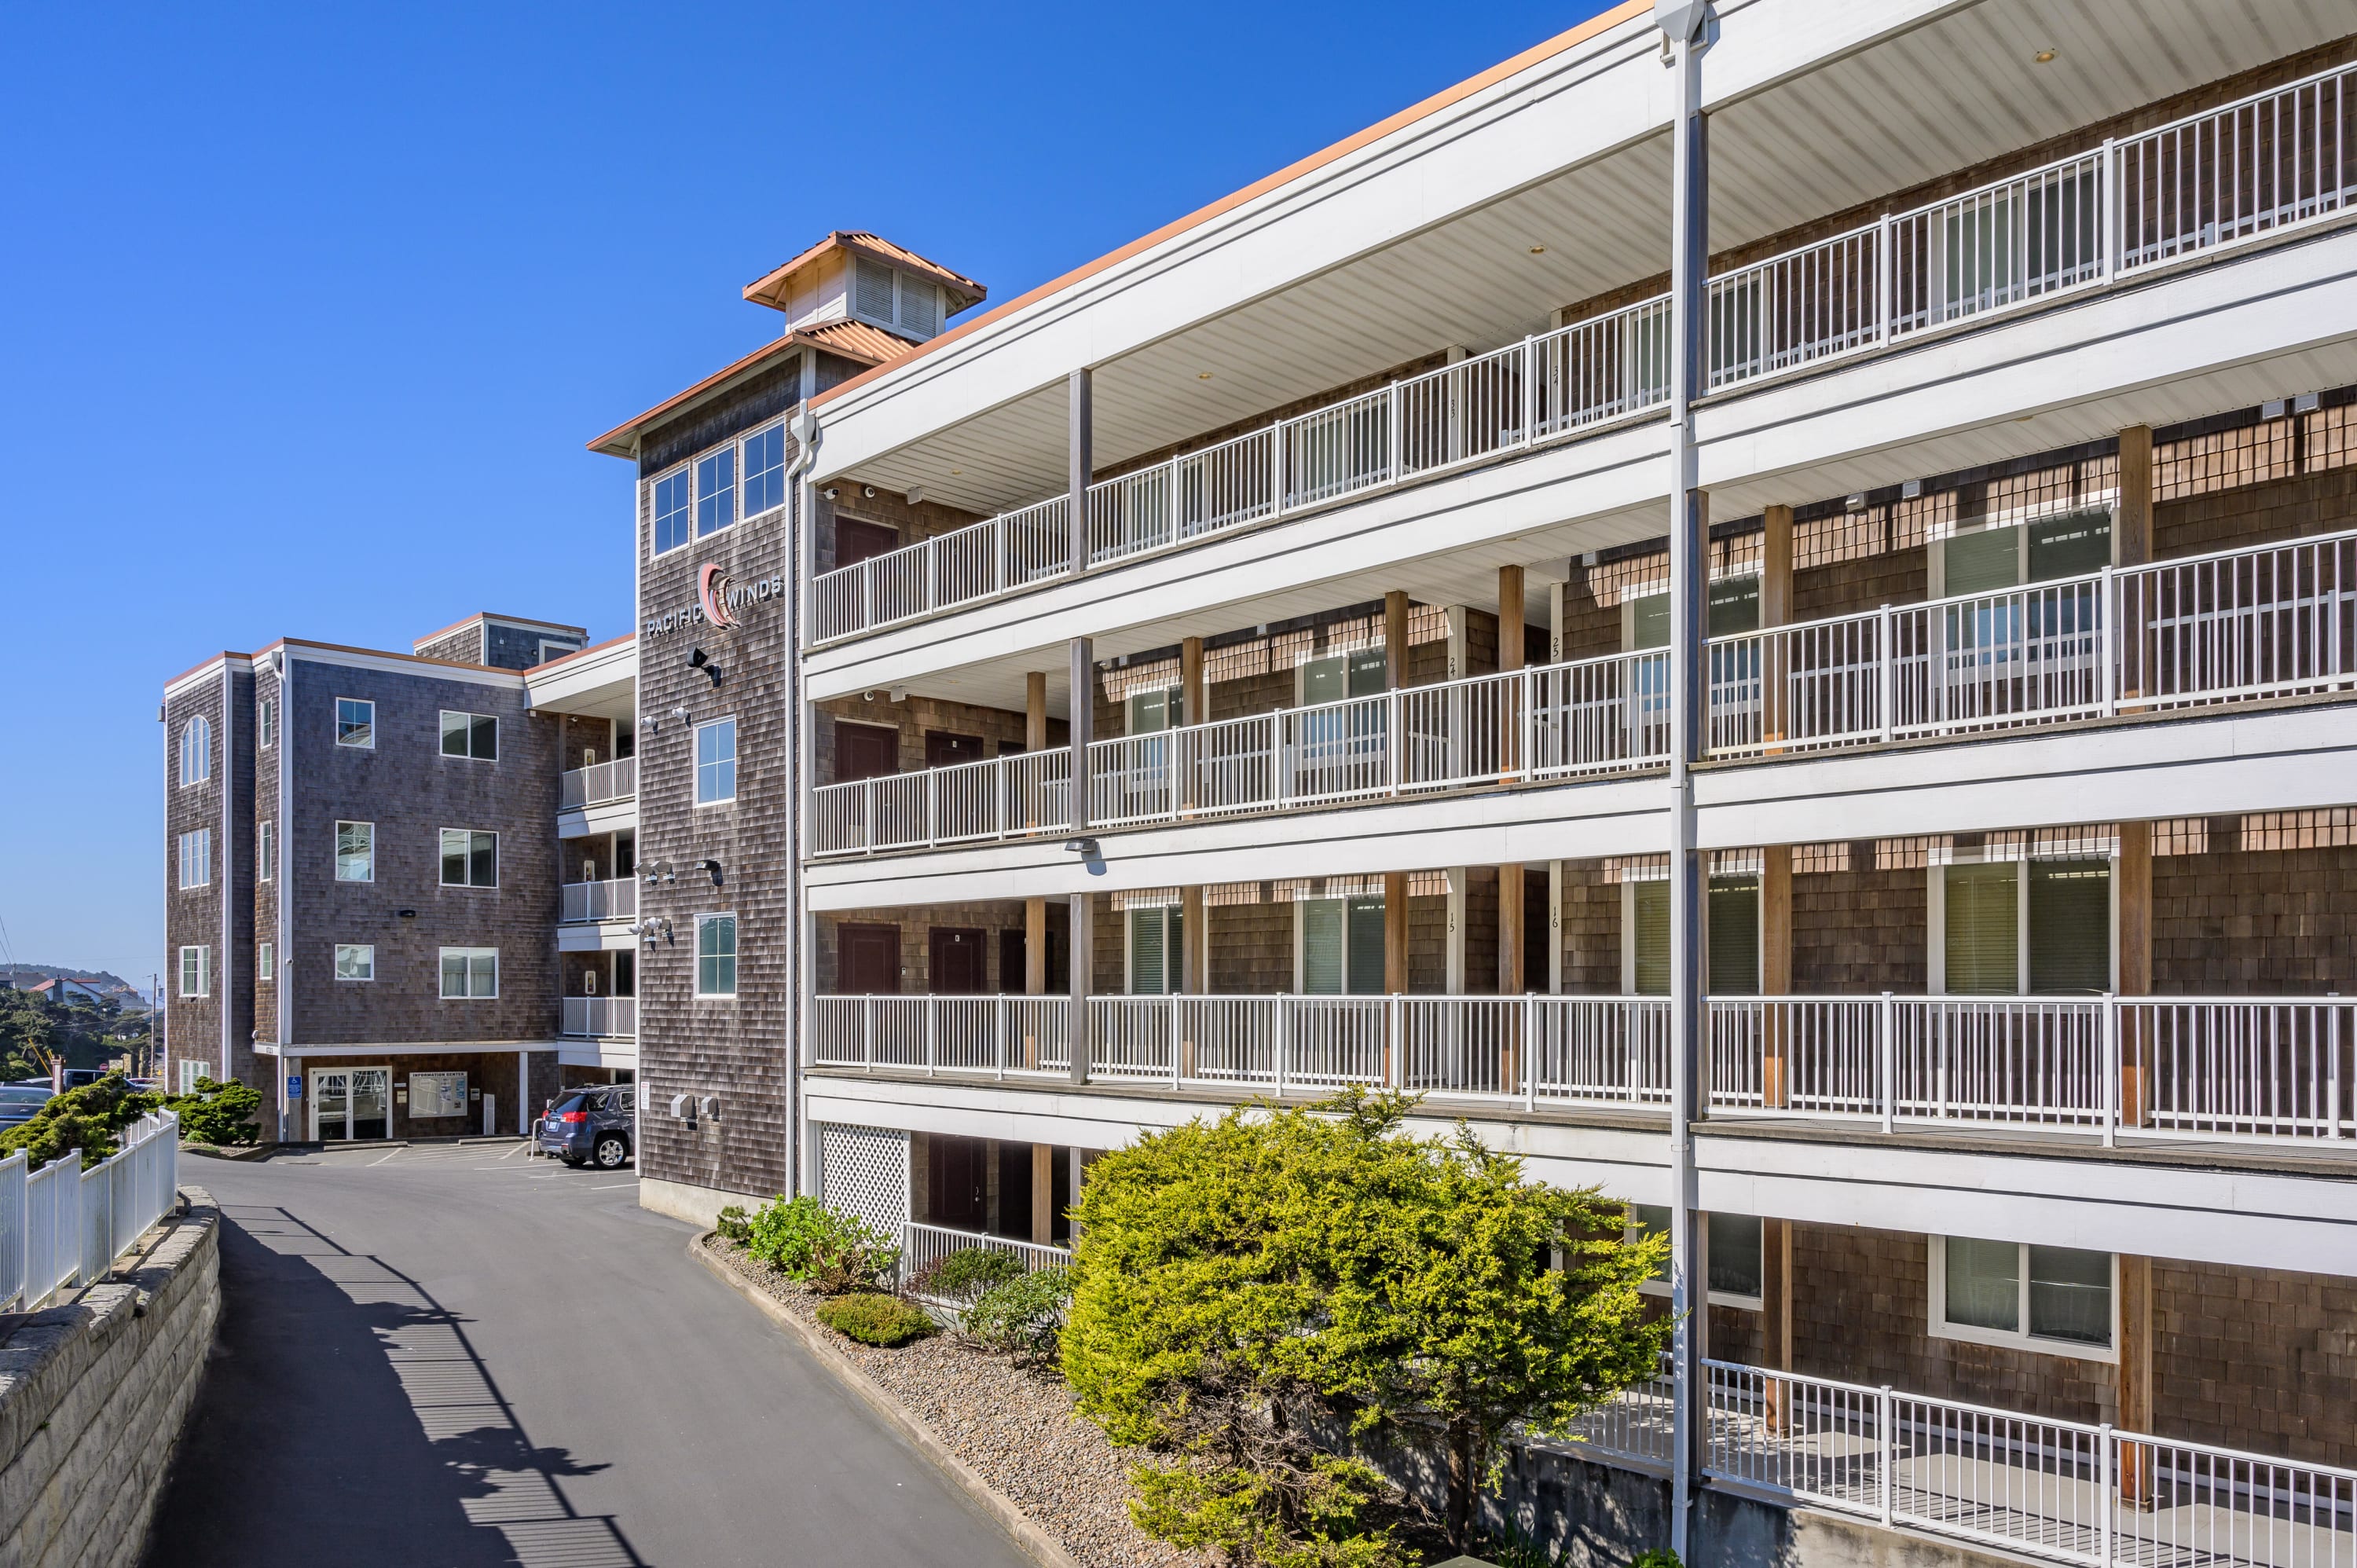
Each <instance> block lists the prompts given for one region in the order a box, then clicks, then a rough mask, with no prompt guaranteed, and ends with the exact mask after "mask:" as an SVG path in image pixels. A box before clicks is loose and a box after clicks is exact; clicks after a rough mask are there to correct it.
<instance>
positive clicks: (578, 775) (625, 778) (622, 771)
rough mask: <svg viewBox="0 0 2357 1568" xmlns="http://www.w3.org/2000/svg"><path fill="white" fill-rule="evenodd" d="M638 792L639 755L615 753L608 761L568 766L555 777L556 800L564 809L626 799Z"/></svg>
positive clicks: (568, 809)
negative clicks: (558, 777)
mask: <svg viewBox="0 0 2357 1568" xmlns="http://www.w3.org/2000/svg"><path fill="white" fill-rule="evenodd" d="M638 792H639V759H638V758H637V757H616V758H614V760H613V761H611V762H600V763H596V764H594V765H592V766H590V767H587V768H568V769H567V770H566V771H565V774H564V775H563V776H562V778H561V779H560V780H559V783H558V787H557V796H556V803H557V805H558V806H559V807H560V808H561V809H563V810H565V811H576V810H578V809H579V808H581V807H583V806H602V805H604V804H606V803H607V802H608V801H609V800H629V799H630V798H631V797H632V796H634V795H636V794H637V793H638Z"/></svg>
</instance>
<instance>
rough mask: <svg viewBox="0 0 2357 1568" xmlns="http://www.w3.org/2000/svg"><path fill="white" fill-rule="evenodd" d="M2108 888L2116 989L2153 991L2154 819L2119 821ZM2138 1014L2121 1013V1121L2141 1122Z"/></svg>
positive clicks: (2142, 1061)
mask: <svg viewBox="0 0 2357 1568" xmlns="http://www.w3.org/2000/svg"><path fill="white" fill-rule="evenodd" d="M2119 833H2120V850H2119V859H2118V862H2117V863H2116V864H2115V866H2114V867H2113V877H2114V880H2113V885H2112V892H2113V895H2114V897H2115V901H2116V902H2117V904H2118V906H2119V951H2120V977H2119V993H2120V994H2121V995H2123V996H2149V995H2151V994H2152V824H2151V823H2150V822H2122V823H2121V824H2120V825H2119ZM2140 1021H2141V1020H2140V1018H2139V1016H2138V1015H2136V1014H2134V1013H2131V1012H2127V1011H2126V1010H2123V1011H2122V1013H2121V1015H2120V1122H2121V1123H2122V1124H2123V1125H2124V1126H2129V1127H2141V1126H2143V1125H2144V1112H2145V1100H2146V1095H2145V1088H2146V1084H2145V1077H2146V1065H2147V1058H2148V1056H2149V1051H2148V1049H2147V1042H2146V1040H2145V1039H2144V1037H2143V1036H2142V1034H2141V1033H2140V1031H2139V1029H2138V1024H2139V1023H2140Z"/></svg>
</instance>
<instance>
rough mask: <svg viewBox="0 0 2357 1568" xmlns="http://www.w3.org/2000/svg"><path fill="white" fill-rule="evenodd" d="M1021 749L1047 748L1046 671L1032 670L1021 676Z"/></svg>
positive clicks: (1041, 749) (1035, 749)
mask: <svg viewBox="0 0 2357 1568" xmlns="http://www.w3.org/2000/svg"><path fill="white" fill-rule="evenodd" d="M1023 749H1024V750H1026V751H1045V750H1047V749H1048V672H1047V671H1045V670H1034V671H1029V672H1028V674H1026V675H1025V676H1024V677H1023Z"/></svg>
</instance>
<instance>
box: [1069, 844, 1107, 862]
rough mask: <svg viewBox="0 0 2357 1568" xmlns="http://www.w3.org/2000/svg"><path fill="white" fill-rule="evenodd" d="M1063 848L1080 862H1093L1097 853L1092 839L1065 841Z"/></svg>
mask: <svg viewBox="0 0 2357 1568" xmlns="http://www.w3.org/2000/svg"><path fill="white" fill-rule="evenodd" d="M1064 847H1065V848H1066V849H1068V850H1070V851H1071V853H1072V854H1077V855H1079V856H1080V857H1081V858H1082V860H1094V859H1095V858H1096V857H1097V854H1098V853H1099V852H1098V850H1097V841H1096V840H1094V839H1066V840H1065V841H1064Z"/></svg>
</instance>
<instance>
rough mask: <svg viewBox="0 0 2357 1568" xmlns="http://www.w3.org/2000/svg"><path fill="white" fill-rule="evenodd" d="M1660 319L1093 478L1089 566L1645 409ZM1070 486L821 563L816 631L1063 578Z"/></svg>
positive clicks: (1665, 331)
mask: <svg viewBox="0 0 2357 1568" xmlns="http://www.w3.org/2000/svg"><path fill="white" fill-rule="evenodd" d="M1668 323H1669V305H1668V301H1667V300H1666V299H1654V300H1648V301H1645V302H1644V303H1642V304H1640V305H1633V306H1629V307H1627V308H1626V309H1622V310H1618V311H1615V312H1613V313H1611V314H1610V315H1608V316H1602V317H1597V318H1596V319H1595V320H1592V321H1583V322H1579V323H1577V324H1575V325H1573V326H1570V327H1565V328H1558V329H1556V330H1555V331H1553V332H1548V333H1544V334H1542V335H1539V336H1536V337H1532V338H1524V339H1523V340H1522V341H1521V342H1519V343H1512V344H1509V345H1508V346H1506V347H1505V348H1502V349H1494V350H1492V351H1491V352H1490V353H1487V354H1481V355H1477V356H1475V357H1474V358H1472V359H1469V360H1462V361H1460V362H1459V363H1458V364H1454V365H1448V366H1444V367H1442V368H1441V369H1439V370H1436V371H1426V372H1425V373H1424V374H1422V375H1418V376H1412V377H1410V378H1408V379H1407V380H1405V381H1393V382H1389V383H1387V384H1386V385H1385V386H1383V388H1382V389H1380V390H1378V391H1375V392H1365V393H1361V395H1359V396H1357V397H1353V398H1349V399H1346V400H1345V401H1343V402H1341V403H1335V404H1333V405H1331V406H1329V407H1326V408H1321V409H1316V410H1313V411H1311V412H1310V413H1304V414H1299V415H1297V416H1296V417H1294V418H1291V419H1286V420H1280V421H1278V422H1277V423H1276V424H1271V425H1269V426H1267V427H1265V428H1264V429H1260V430H1255V431H1253V432H1251V433H1250V434H1248V435H1239V436H1237V437H1235V438H1234V439H1232V440H1230V441H1224V442H1222V443H1221V444H1220V445H1218V446H1211V447H1207V448H1205V449H1204V450H1202V451H1200V452H1189V453H1187V454H1185V455H1183V456H1178V457H1173V458H1171V459H1169V460H1168V462H1164V463H1157V464H1156V465H1155V466H1154V467H1150V468H1144V469H1140V470H1138V471H1137V472H1135V473H1131V474H1125V475H1122V476H1121V477H1119V478H1111V479H1101V480H1099V481H1097V482H1096V483H1095V484H1092V485H1091V486H1090V487H1089V489H1088V492H1087V502H1086V504H1087V512H1088V515H1087V556H1088V563H1087V564H1088V565H1089V566H1090V567H1096V566H1103V565H1107V564H1112V563H1114V562H1116V561H1125V560H1129V559H1132V558H1134V557H1136V556H1139V555H1145V554H1150V553H1154V552H1157V551H1162V550H1168V549H1172V548H1175V547H1177V546H1179V545H1183V544H1189V543H1192V542H1196V541H1198V540H1200V539H1206V538H1210V537H1211V536H1213V535H1215V534H1220V533H1225V532H1230V531H1232V530H1234V529H1238V528H1243V527H1245V526H1248V525H1250V524H1253V523H1259V522H1266V521H1272V520H1275V519H1277V518H1281V517H1285V516H1287V515H1290V514H1292V513H1295V512H1298V511H1302V510H1308V509H1309V508H1312V507H1318V506H1324V505H1326V504H1328V503H1329V502H1331V501H1336V500H1340V499H1345V498H1347V497H1350V496H1354V495H1358V494H1361V493H1362V492H1365V491H1367V490H1372V489H1379V488H1381V487H1383V486H1385V485H1394V484H1399V483H1402V482H1405V481H1406V480H1410V479H1415V478H1423V477H1425V476H1426V475H1429V474H1436V473H1439V472H1442V471H1444V470H1446V469H1448V468H1451V467H1457V466H1458V465H1461V464H1466V463H1474V462H1480V461H1482V460H1484V459H1486V458H1489V457H1492V456H1497V455H1499V454H1500V453H1503V452H1510V451H1516V450H1520V449H1522V448H1524V447H1527V446H1532V445H1534V443H1536V442H1539V441H1544V440H1551V439H1554V438H1556V437H1560V436H1565V435H1571V434H1573V433H1575V432H1577V431H1579V430H1583V429H1586V428H1587V427H1588V426H1590V425H1594V424H1601V423H1603V422H1605V421H1607V420H1611V419H1617V418H1620V417H1621V416H1623V415H1626V414H1630V413H1641V412H1642V411H1644V410H1645V409H1648V408H1652V407H1654V406H1656V405H1657V404H1659V403H1663V401H1665V400H1666V399H1667V398H1668V396H1669V370H1668V366H1669V349H1668V343H1669V326H1668ZM1068 499H1069V498H1068V497H1065V496H1057V497H1055V498H1053V499H1049V500H1044V501H1040V502H1039V503H1037V504H1035V505H1032V506H1028V507H1025V508H1023V509H1021V510H1017V511H1010V512H1006V513H1004V514H1002V515H1000V516H998V517H995V518H993V519H991V520H990V521H988V522H983V523H977V524H975V525H974V527H972V528H964V529H960V530H958V531H957V532H954V533H944V534H938V535H936V536H935V537H933V538H931V539H928V540H925V541H923V542H920V543H917V544H911V545H909V546H906V547H905V548H903V549H899V550H895V551H892V552H890V553H887V554H883V555H876V556H871V557H870V558H868V559H867V560H866V561H863V562H860V563H859V564H856V565H854V566H845V567H842V568H840V569H838V570H836V571H834V572H829V573H826V574H825V575H822V576H821V577H820V578H819V579H818V581H817V583H816V585H815V590H816V591H815V595H814V597H813V610H812V614H813V620H814V623H815V626H814V633H813V640H816V641H821V642H823V641H828V640H831V639H835V638H843V637H850V636H854V635H856V634H857V633H860V632H864V631H873V630H876V629H877V628H882V627H888V626H897V625H899V624H900V623H902V622H904V621H910V620H916V619H920V618H923V617H926V616H930V615H937V614H939V613H941V612H942V611H943V610H947V609H952V608H955V607H958V606H961V605H969V604H976V603H979V602H981V601H982V600H985V599H989V598H996V597H997V596H999V595H1001V594H1005V593H1008V592H1011V591H1013V590H1015V589H1018V588H1026V587H1029V586H1031V585H1034V584H1037V583H1042V582H1049V581H1052V580H1054V579H1057V578H1060V577H1069V576H1071V575H1072V564H1073V563H1072V554H1073V544H1072V539H1071V510H1070V507H1069V505H1068V504H1067V503H1068Z"/></svg>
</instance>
